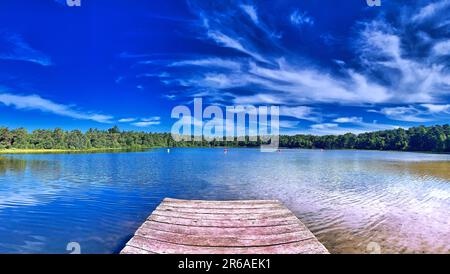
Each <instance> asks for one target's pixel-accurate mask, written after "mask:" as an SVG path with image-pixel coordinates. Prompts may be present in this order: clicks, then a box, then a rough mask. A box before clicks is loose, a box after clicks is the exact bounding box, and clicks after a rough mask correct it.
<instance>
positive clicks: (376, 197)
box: [0, 149, 450, 253]
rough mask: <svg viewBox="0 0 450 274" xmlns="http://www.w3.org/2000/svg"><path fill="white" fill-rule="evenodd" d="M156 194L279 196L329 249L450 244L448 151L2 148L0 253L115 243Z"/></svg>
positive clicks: (449, 248) (109, 247)
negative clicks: (24, 151) (8, 151)
mask: <svg viewBox="0 0 450 274" xmlns="http://www.w3.org/2000/svg"><path fill="white" fill-rule="evenodd" d="M164 197H174V198H187V199H220V200H222V199H279V200H281V201H282V202H283V203H284V204H285V205H286V206H287V207H289V208H290V209H291V210H292V211H293V212H294V213H295V214H296V215H297V216H298V217H299V218H300V219H301V220H302V221H303V222H304V223H305V224H306V225H307V226H308V227H309V228H310V229H311V231H313V232H314V234H315V235H316V236H317V237H318V238H319V240H320V241H322V242H323V243H324V245H325V246H326V247H327V248H328V249H329V250H330V251H331V252H333V253H367V252H370V251H371V250H373V247H374V246H375V247H376V246H377V245H378V246H379V247H380V249H381V252H389V253H422V252H426V253H450V155H433V154H419V153H400V152H374V151H319V150H283V151H282V152H281V153H261V152H260V151H259V150H257V149H230V150H229V152H228V154H224V153H223V150H221V149H172V150H171V153H170V154H168V153H167V151H166V150H164V149H160V150H152V151H148V152H129V153H97V154H41V155H11V156H8V155H5V156H3V157H0V253H69V251H67V250H66V248H67V245H68V243H69V242H78V243H79V244H80V246H81V252H82V253H113V252H118V251H119V250H120V249H121V248H122V247H123V245H124V244H125V242H126V241H127V240H128V239H129V238H130V237H131V235H132V234H133V233H134V231H135V230H136V229H137V228H138V227H139V225H140V224H141V223H142V222H143V221H144V220H145V219H146V217H147V216H148V215H149V214H150V213H151V212H152V210H153V209H154V208H155V207H156V206H157V205H158V204H159V203H160V202H161V200H162V199H163V198H164ZM371 242H374V243H376V244H373V243H371Z"/></svg>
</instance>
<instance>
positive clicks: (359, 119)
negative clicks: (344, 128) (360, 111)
mask: <svg viewBox="0 0 450 274" xmlns="http://www.w3.org/2000/svg"><path fill="white" fill-rule="evenodd" d="M362 121H363V118H362V117H354V116H353V117H340V118H336V119H334V120H333V122H335V123H340V124H346V123H350V124H356V123H361V122H362Z"/></svg>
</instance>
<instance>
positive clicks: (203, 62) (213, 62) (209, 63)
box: [169, 58, 241, 71]
mask: <svg viewBox="0 0 450 274" xmlns="http://www.w3.org/2000/svg"><path fill="white" fill-rule="evenodd" d="M169 66H171V67H182V66H201V67H217V68H225V69H230V70H234V71H238V70H240V68H241V63H240V62H239V61H233V60H226V59H222V58H205V59H193V60H182V61H176V62H173V63H171V64H169Z"/></svg>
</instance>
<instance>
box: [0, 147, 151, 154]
mask: <svg viewBox="0 0 450 274" xmlns="http://www.w3.org/2000/svg"><path fill="white" fill-rule="evenodd" d="M143 150H146V149H144V148H89V149H20V148H10V149H0V154H58V153H95V152H115V151H117V152H120V151H143Z"/></svg>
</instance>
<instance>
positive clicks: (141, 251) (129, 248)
mask: <svg viewBox="0 0 450 274" xmlns="http://www.w3.org/2000/svg"><path fill="white" fill-rule="evenodd" d="M120 253H121V254H156V253H154V252H151V251H149V250H145V249H141V248H137V247H134V246H131V245H126V246H125V247H124V249H122V251H120Z"/></svg>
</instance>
